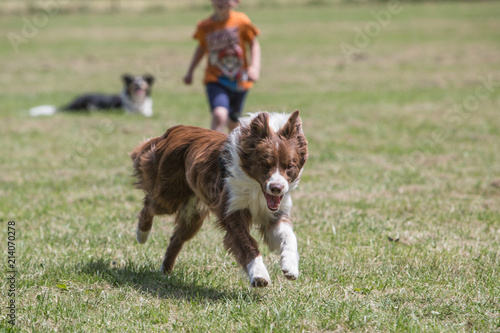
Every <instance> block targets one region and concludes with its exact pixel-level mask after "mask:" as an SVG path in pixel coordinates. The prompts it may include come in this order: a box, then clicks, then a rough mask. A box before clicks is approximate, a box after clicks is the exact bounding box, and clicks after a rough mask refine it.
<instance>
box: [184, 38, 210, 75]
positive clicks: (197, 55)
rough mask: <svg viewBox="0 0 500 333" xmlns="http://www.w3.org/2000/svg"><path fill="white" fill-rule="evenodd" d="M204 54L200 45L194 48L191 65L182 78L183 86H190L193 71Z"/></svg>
mask: <svg viewBox="0 0 500 333" xmlns="http://www.w3.org/2000/svg"><path fill="white" fill-rule="evenodd" d="M204 53H205V52H204V51H203V48H202V47H201V46H200V45H198V47H196V50H195V51H194V54H193V59H192V60H191V64H190V65H189V68H188V71H187V73H186V76H184V83H185V84H191V83H192V82H193V72H194V69H195V68H196V66H198V64H199V63H200V60H201V59H202V58H203V55H204Z"/></svg>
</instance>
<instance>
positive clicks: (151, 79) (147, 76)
mask: <svg viewBox="0 0 500 333" xmlns="http://www.w3.org/2000/svg"><path fill="white" fill-rule="evenodd" d="M142 78H143V79H144V81H146V82H147V83H148V84H149V86H152V85H153V83H154V82H155V77H154V76H153V75H151V74H144V75H143V76H142Z"/></svg>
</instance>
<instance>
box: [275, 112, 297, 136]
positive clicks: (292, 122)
mask: <svg viewBox="0 0 500 333" xmlns="http://www.w3.org/2000/svg"><path fill="white" fill-rule="evenodd" d="M301 127H302V122H301V120H300V117H299V110H295V111H294V112H293V113H292V114H291V115H290V117H289V118H288V121H287V122H286V124H285V126H283V127H282V128H281V130H280V131H279V135H281V136H283V137H285V138H287V139H290V138H293V137H294V136H296V135H297V134H299V133H300V132H301Z"/></svg>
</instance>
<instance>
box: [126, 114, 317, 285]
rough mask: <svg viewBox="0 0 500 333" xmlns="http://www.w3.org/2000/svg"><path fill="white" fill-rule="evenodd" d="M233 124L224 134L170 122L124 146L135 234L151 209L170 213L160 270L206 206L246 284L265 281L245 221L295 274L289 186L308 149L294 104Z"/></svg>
mask: <svg viewBox="0 0 500 333" xmlns="http://www.w3.org/2000/svg"><path fill="white" fill-rule="evenodd" d="M240 124H241V126H239V127H237V128H236V129H235V130H233V131H232V132H231V133H230V134H229V136H227V135H225V134H223V133H219V132H216V131H212V130H208V129H203V128H199V127H192V126H175V127H172V128H170V129H169V130H167V132H165V134H163V136H161V137H156V138H153V139H150V140H148V141H146V142H144V143H142V144H141V145H139V146H137V147H136V148H135V149H134V150H133V151H132V152H131V153H130V156H131V158H132V160H133V163H134V169H135V176H136V177H137V178H138V182H137V183H136V187H137V188H139V189H142V190H143V191H144V193H145V197H144V207H143V208H142V210H141V212H140V213H139V223H138V226H137V241H138V242H139V243H144V242H146V240H147V239H148V237H149V233H150V231H151V228H152V225H153V218H154V216H155V215H163V214H176V215H175V230H174V233H173V235H172V237H171V238H170V244H169V245H168V248H167V251H166V253H165V257H164V260H163V264H162V272H163V273H170V272H171V271H172V269H173V268H174V263H175V260H176V257H177V255H178V254H179V252H180V250H181V249H182V246H183V244H184V242H186V241H188V240H189V239H191V238H192V237H193V236H194V235H195V234H196V233H197V232H198V230H199V229H200V228H201V225H202V224H203V220H204V219H205V218H206V217H207V215H208V214H209V212H212V213H213V214H214V215H215V216H216V218H217V224H218V226H219V227H220V228H221V229H222V230H223V231H225V236H224V246H225V248H226V249H227V250H228V251H229V252H230V253H232V254H233V255H234V256H235V257H236V260H237V261H238V263H239V264H240V265H241V266H242V267H243V268H244V269H245V270H246V272H247V274H248V277H249V280H250V284H251V286H253V287H265V286H267V285H268V284H269V283H270V282H271V279H270V278H269V274H268V272H267V269H266V266H265V265H264V262H263V260H262V256H261V254H260V252H259V249H258V245H257V241H256V240H255V239H254V238H253V237H252V236H251V235H250V229H251V227H252V225H253V226H255V227H257V229H258V230H259V232H260V235H261V236H262V237H263V239H264V241H265V243H267V245H268V246H269V249H270V250H271V251H279V253H280V254H281V262H280V266H281V270H282V271H283V273H284V275H285V276H286V278H288V279H290V280H295V279H297V277H298V276H299V255H298V251H297V239H296V237H295V234H294V232H293V228H292V223H291V220H290V211H291V209H292V199H291V197H290V192H291V191H292V190H293V189H295V188H296V187H297V185H298V183H299V179H300V175H301V173H302V168H303V167H304V164H305V163H306V160H307V156H308V151H307V140H306V137H305V136H304V133H303V132H302V125H301V120H300V118H299V111H298V110H297V111H295V112H294V113H292V114H291V115H288V114H278V113H271V114H269V113H267V112H261V113H257V114H252V115H250V116H249V117H245V118H241V119H240Z"/></svg>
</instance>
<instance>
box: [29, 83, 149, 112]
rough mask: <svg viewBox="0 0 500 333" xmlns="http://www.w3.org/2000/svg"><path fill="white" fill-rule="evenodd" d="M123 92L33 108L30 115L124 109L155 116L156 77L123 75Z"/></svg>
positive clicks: (79, 98) (87, 96) (93, 95)
mask: <svg viewBox="0 0 500 333" xmlns="http://www.w3.org/2000/svg"><path fill="white" fill-rule="evenodd" d="M122 80H123V85H124V87H123V91H122V92H121V93H120V94H119V95H103V94H96V93H91V94H85V95H81V96H79V97H77V98H75V99H74V100H73V101H72V102H71V103H69V104H68V105H66V106H63V107H60V108H58V107H56V106H54V105H40V106H36V107H34V108H31V109H30V110H29V111H30V115H31V116H33V117H36V116H50V115H53V114H54V113H56V112H58V111H93V110H109V109H123V110H125V111H126V112H128V113H140V114H142V115H143V116H146V117H151V116H152V115H153V100H152V99H151V86H152V85H153V83H154V80H155V79H154V77H153V76H152V75H149V74H146V75H142V76H132V75H129V74H123V75H122Z"/></svg>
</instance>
